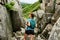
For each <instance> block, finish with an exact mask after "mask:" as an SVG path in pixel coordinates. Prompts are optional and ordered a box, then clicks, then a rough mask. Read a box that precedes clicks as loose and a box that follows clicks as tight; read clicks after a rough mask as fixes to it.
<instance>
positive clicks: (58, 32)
mask: <svg viewBox="0 0 60 40" xmlns="http://www.w3.org/2000/svg"><path fill="white" fill-rule="evenodd" d="M48 40H60V18H59V19H58V20H57V22H56V23H55V24H54V26H53V28H52V31H51V34H50V37H49V39H48Z"/></svg>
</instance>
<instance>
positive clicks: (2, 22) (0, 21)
mask: <svg viewBox="0 0 60 40" xmlns="http://www.w3.org/2000/svg"><path fill="white" fill-rule="evenodd" d="M0 36H1V38H2V40H7V39H8V40H11V36H12V26H11V21H10V17H9V14H8V12H7V10H6V8H5V7H4V6H2V5H0Z"/></svg>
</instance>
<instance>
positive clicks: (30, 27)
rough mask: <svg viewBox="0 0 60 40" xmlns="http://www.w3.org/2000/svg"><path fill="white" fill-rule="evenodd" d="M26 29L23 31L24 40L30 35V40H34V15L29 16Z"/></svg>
mask: <svg viewBox="0 0 60 40" xmlns="http://www.w3.org/2000/svg"><path fill="white" fill-rule="evenodd" d="M26 25H27V28H26V30H25V35H24V40H26V37H27V36H28V35H30V40H34V28H35V25H36V22H35V20H34V14H32V13H31V14H30V15H29V19H28V20H27V23H26Z"/></svg>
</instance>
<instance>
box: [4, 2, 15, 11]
mask: <svg viewBox="0 0 60 40" xmlns="http://www.w3.org/2000/svg"><path fill="white" fill-rule="evenodd" d="M14 4H15V3H14V2H10V3H6V4H5V7H6V8H7V9H8V10H12V9H13V6H14Z"/></svg>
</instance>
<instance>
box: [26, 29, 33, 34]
mask: <svg viewBox="0 0 60 40" xmlns="http://www.w3.org/2000/svg"><path fill="white" fill-rule="evenodd" d="M25 33H26V34H27V35H31V34H32V35H34V30H25Z"/></svg>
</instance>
